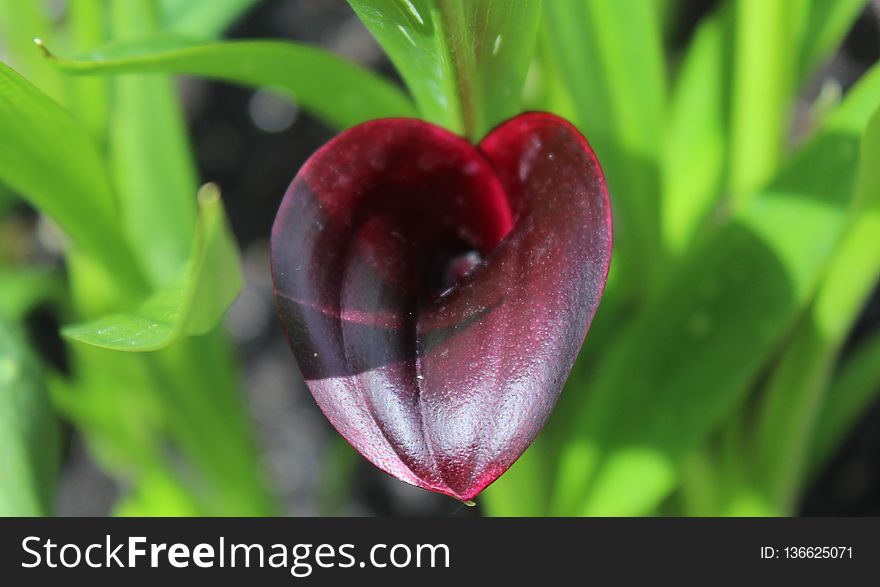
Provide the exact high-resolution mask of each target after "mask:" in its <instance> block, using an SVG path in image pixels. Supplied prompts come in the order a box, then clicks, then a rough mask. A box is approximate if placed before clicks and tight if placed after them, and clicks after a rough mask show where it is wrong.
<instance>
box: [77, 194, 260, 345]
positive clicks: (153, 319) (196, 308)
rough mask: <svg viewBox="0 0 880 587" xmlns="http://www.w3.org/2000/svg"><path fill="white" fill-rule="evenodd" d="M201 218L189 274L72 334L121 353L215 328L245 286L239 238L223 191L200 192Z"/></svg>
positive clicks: (196, 230)
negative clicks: (228, 216) (229, 220)
mask: <svg viewBox="0 0 880 587" xmlns="http://www.w3.org/2000/svg"><path fill="white" fill-rule="evenodd" d="M199 206H200V212H199V219H198V223H197V224H196V229H195V237H194V241H193V244H192V252H191V253H190V257H189V261H188V262H187V264H186V267H185V268H184V271H183V273H182V274H181V275H180V276H179V277H178V278H177V279H175V280H174V281H173V282H172V283H171V285H169V286H166V287H164V288H162V289H160V290H158V291H156V292H155V293H153V294H152V295H151V296H150V297H149V298H148V299H147V300H146V301H144V302H143V303H142V304H141V305H140V306H138V308H137V309H135V310H134V311H132V312H128V313H122V314H114V315H111V316H105V317H103V318H99V319H97V320H94V321H92V322H89V323H87V324H77V325H73V326H68V327H66V328H65V329H64V330H63V333H64V335H65V336H67V337H68V338H71V339H73V340H78V341H80V342H84V343H86V344H90V345H94V346H97V347H101V348H105V349H111V350H117V351H131V352H142V351H154V350H158V349H161V348H164V347H166V346H168V345H169V344H171V343H173V342H174V341H175V340H177V339H178V338H180V337H181V336H183V335H201V334H206V333H207V332H209V331H210V330H211V329H212V328H213V327H214V326H215V325H216V324H217V322H218V321H219V320H220V318H221V317H222V316H223V314H224V313H225V312H226V308H228V307H229V305H230V304H231V303H232V301H233V300H234V299H235V298H236V296H238V292H239V290H240V289H241V285H242V281H243V280H242V276H241V269H240V267H239V265H240V261H239V256H238V248H237V247H236V245H235V238H234V237H233V236H232V233H231V232H230V231H229V227H228V225H227V222H226V216H225V215H224V214H223V204H222V203H221V202H220V194H219V192H218V191H217V189H216V188H214V187H213V186H210V185H208V186H206V187H205V188H203V189H202V191H201V193H200V194H199Z"/></svg>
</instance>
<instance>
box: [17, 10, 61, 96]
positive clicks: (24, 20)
mask: <svg viewBox="0 0 880 587" xmlns="http://www.w3.org/2000/svg"><path fill="white" fill-rule="evenodd" d="M35 38H39V39H42V40H44V41H47V42H48V41H51V40H53V39H54V38H55V30H54V28H53V26H52V20H51V17H50V15H49V7H48V5H47V3H46V2H39V1H38V2H22V1H21V0H0V55H3V60H4V61H7V60H8V61H9V64H10V65H12V67H14V68H15V70H16V71H17V72H18V73H19V74H21V75H22V76H24V77H26V78H27V79H28V80H29V81H30V82H31V83H33V84H34V85H35V86H37V87H38V88H39V89H40V91H42V92H43V93H45V94H47V95H48V96H49V97H51V98H52V99H53V100H56V101H58V102H59V103H61V104H64V105H68V98H69V97H70V96H69V94H68V88H66V87H65V84H64V79H63V78H62V77H61V76H59V75H58V72H56V71H53V70H52V68H51V67H49V65H48V64H47V63H46V62H45V60H43V59H41V58H40V55H39V53H37V52H36V51H34V39H35Z"/></svg>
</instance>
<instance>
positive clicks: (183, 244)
mask: <svg viewBox="0 0 880 587" xmlns="http://www.w3.org/2000/svg"><path fill="white" fill-rule="evenodd" d="M111 8H112V20H111V23H112V25H113V32H114V33H115V34H116V35H117V37H116V38H117V39H120V40H140V39H142V38H144V37H145V36H151V35H154V34H155V33H156V31H157V30H158V14H157V9H156V6H155V3H154V2H151V1H149V0H129V1H127V2H114V3H112V5H111ZM113 91H114V93H113V111H112V114H111V118H110V128H109V150H108V151H109V160H110V164H111V169H112V171H113V179H114V181H115V185H116V188H117V190H118V192H119V195H120V209H121V212H122V227H123V229H124V230H125V232H126V233H127V234H128V235H130V237H131V240H132V242H133V243H137V244H138V245H139V246H138V248H137V249H136V251H135V252H136V253H137V255H138V257H139V259H140V261H141V264H142V266H143V267H144V270H145V271H146V272H147V276H148V277H149V278H150V282H151V284H152V285H153V286H154V287H164V286H165V285H168V283H169V282H170V280H171V279H173V278H174V276H176V275H177V273H178V271H179V270H180V267H181V266H182V265H183V263H184V262H185V261H186V256H187V252H188V249H189V245H190V238H191V236H192V232H193V227H194V226H195V220H196V203H195V198H194V195H195V193H196V191H197V190H198V181H197V176H196V171H195V164H194V162H193V160H192V154H191V152H190V148H189V139H188V137H187V130H186V124H185V121H184V118H183V113H182V111H181V107H180V104H179V100H178V98H177V93H176V91H175V88H174V85H173V83H172V80H170V79H168V78H167V77H164V76H161V75H155V76H148V75H129V76H121V77H117V78H115V79H114V80H113Z"/></svg>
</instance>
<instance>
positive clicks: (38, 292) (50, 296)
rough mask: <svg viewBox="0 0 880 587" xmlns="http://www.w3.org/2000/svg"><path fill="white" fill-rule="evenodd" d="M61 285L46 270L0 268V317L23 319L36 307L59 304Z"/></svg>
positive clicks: (62, 296)
mask: <svg viewBox="0 0 880 587" xmlns="http://www.w3.org/2000/svg"><path fill="white" fill-rule="evenodd" d="M64 293H65V292H64V283H63V282H62V280H61V278H60V277H59V275H58V274H57V273H56V272H54V271H51V270H49V269H37V268H30V267H28V268H25V267H3V266H0V315H3V316H6V317H7V318H9V319H11V320H15V321H19V320H21V319H23V318H24V317H25V316H26V315H27V313H28V312H30V311H31V310H32V309H34V308H35V307H36V306H38V305H40V304H42V303H45V302H53V303H56V304H61V303H63V300H64Z"/></svg>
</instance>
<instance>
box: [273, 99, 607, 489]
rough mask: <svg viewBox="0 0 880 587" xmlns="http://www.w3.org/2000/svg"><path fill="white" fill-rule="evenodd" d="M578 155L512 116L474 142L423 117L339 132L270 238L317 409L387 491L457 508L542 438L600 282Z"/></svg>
mask: <svg viewBox="0 0 880 587" xmlns="http://www.w3.org/2000/svg"><path fill="white" fill-rule="evenodd" d="M610 211H611V210H610V205H609V201H608V194H607V190H606V187H605V180H604V178H603V175H602V171H601V169H600V168H599V163H598V162H597V160H596V157H595V155H594V154H593V151H592V150H591V149H590V146H589V145H588V144H587V141H586V140H585V139H584V138H583V137H582V136H581V135H580V133H578V131H577V130H576V129H575V128H574V127H573V126H572V125H571V124H569V123H568V122H566V121H565V120H563V119H561V118H559V117H557V116H553V115H550V114H543V113H530V114H523V115H521V116H518V117H516V118H513V119H511V120H509V121H507V122H506V123H504V124H502V125H501V126H499V127H498V128H496V129H495V130H493V131H492V132H491V133H489V135H488V136H487V137H486V138H485V139H484V140H483V141H482V142H481V143H480V144H479V145H478V146H474V145H471V144H470V143H468V142H467V141H466V140H464V139H462V138H461V137H458V136H456V135H453V134H451V133H449V132H448V131H446V130H444V129H442V128H439V127H437V126H434V125H432V124H428V123H426V122H423V121H420V120H412V119H385V120H376V121H372V122H367V123H365V124H362V125H360V126H357V127H354V128H352V129H350V130H347V131H345V132H343V133H342V134H340V135H339V136H337V137H336V138H334V139H333V140H332V141H330V142H329V143H327V144H326V145H324V146H323V147H322V148H321V149H320V150H318V152H317V153H315V154H314V155H313V156H312V157H311V158H310V159H309V160H308V161H307V162H306V163H305V165H303V167H302V169H301V170H300V172H299V173H298V174H297V176H296V178H294V180H293V183H292V184H291V185H290V188H289V189H288V191H287V194H286V195H285V196H284V200H283V201H282V203H281V207H280V209H279V211H278V216H277V217H276V219H275V225H274V227H273V229H272V245H271V246H272V276H273V280H274V283H275V296H276V302H277V305H278V311H279V315H280V317H281V321H282V324H283V325H284V328H285V331H286V333H287V336H288V339H289V341H290V345H291V347H292V348H293V352H294V355H295V356H296V360H297V363H298V364H299V367H300V369H301V371H302V374H303V376H304V377H305V380H306V383H307V385H308V387H309V389H310V390H311V392H312V395H314V397H315V400H316V401H317V403H318V406H320V408H321V410H322V411H323V412H324V414H325V415H326V416H327V418H328V419H329V420H330V422H331V423H332V424H333V425H334V426H335V427H336V429H337V430H338V431H339V433H340V434H342V436H344V437H345V438H346V440H348V442H350V443H351V445H352V446H354V448H355V449H357V450H358V451H359V452H360V453H361V454H362V455H364V456H365V457H366V458H367V459H369V460H370V461H371V462H372V463H373V464H375V465H376V466H377V467H379V468H380V469H382V470H384V471H386V472H388V473H390V474H391V475H394V476H395V477H397V478H398V479H401V480H403V481H406V482H407V483H411V484H413V485H417V486H419V487H423V488H425V489H429V490H432V491H437V492H440V493H444V494H447V495H450V496H453V497H455V498H457V499H460V500H469V499H471V498H472V497H474V496H475V495H477V494H478V493H479V492H480V491H481V490H482V489H484V488H485V487H486V486H487V485H489V484H490V483H492V482H493V481H494V480H495V479H497V478H498V477H499V476H500V475H501V474H502V473H503V472H504V471H506V470H507V469H508V467H510V466H511V465H512V464H513V462H514V461H515V460H516V459H517V458H518V457H519V456H520V455H521V454H522V453H523V451H525V449H526V448H527V447H528V446H529V444H530V443H531V442H532V440H533V439H534V438H535V435H536V434H537V433H538V432H539V431H540V430H541V428H542V427H543V426H544V423H545V422H546V421H547V418H548V417H549V415H550V412H551V411H552V410H553V406H554V405H555V403H556V400H557V399H558V397H559V394H560V392H561V390H562V386H563V384H564V383H565V379H566V377H567V376H568V374H569V372H570V370H571V367H572V364H573V363H574V360H575V357H576V356H577V354H578V351H579V350H580V347H581V345H582V344H583V341H584V337H585V336H586V334H587V330H588V328H589V325H590V322H591V321H592V318H593V315H594V314H595V312H596V307H597V305H598V303H599V298H600V297H601V295H602V290H603V288H604V285H605V279H606V276H607V272H608V264H609V261H610V257H611V216H610Z"/></svg>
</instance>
